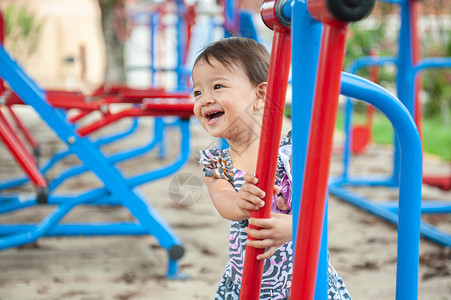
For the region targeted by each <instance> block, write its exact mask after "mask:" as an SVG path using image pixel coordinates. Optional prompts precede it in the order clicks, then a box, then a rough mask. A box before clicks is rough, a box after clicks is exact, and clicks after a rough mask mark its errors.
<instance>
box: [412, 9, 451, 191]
mask: <svg viewBox="0 0 451 300" xmlns="http://www.w3.org/2000/svg"><path fill="white" fill-rule="evenodd" d="M409 9H410V11H411V15H412V17H411V19H410V22H411V23H410V28H412V30H411V33H412V56H413V57H412V62H413V64H416V63H418V62H419V61H420V59H421V41H420V37H419V36H420V35H419V29H418V19H419V15H420V11H419V10H420V1H418V0H409ZM421 77H422V75H421V74H418V75H417V78H416V79H415V91H414V93H415V110H414V120H415V123H416V124H417V127H418V131H419V132H420V137H421V139H422V140H423V106H422V104H421V101H420V93H421V90H422V87H421ZM450 151H451V149H450ZM423 182H424V183H425V184H427V185H430V186H435V187H438V188H440V189H442V190H444V191H450V190H451V174H450V175H448V176H433V175H423Z"/></svg>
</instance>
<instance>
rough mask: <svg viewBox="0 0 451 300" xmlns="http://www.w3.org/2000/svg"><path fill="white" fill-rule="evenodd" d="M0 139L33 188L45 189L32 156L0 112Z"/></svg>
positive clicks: (44, 181) (44, 182) (42, 178)
mask: <svg viewBox="0 0 451 300" xmlns="http://www.w3.org/2000/svg"><path fill="white" fill-rule="evenodd" d="M0 138H1V139H2V140H3V142H4V143H5V145H6V146H7V147H8V149H9V150H10V152H11V153H12V155H13V156H14V158H15V159H16V161H17V162H18V163H19V165H20V166H21V167H22V169H23V170H24V171H25V173H26V174H27V176H28V178H30V180H31V181H32V182H33V184H34V186H35V187H38V188H39V187H46V186H47V181H46V180H45V179H44V176H42V174H41V172H40V171H39V169H38V168H37V167H36V163H35V161H34V158H33V156H32V155H31V154H30V153H29V152H28V151H27V150H26V148H25V146H24V145H23V144H22V143H21V142H20V140H19V139H18V138H17V136H16V135H15V133H14V131H12V130H11V127H10V126H9V124H8V121H7V120H6V118H5V116H4V115H3V113H2V112H1V111H0Z"/></svg>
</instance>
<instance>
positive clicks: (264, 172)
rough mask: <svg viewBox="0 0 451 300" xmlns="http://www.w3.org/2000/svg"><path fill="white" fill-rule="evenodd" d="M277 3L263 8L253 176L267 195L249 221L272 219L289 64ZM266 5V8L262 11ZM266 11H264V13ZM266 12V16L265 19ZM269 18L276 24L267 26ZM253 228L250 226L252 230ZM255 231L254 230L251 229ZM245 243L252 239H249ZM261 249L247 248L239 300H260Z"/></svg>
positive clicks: (288, 43)
mask: <svg viewBox="0 0 451 300" xmlns="http://www.w3.org/2000/svg"><path fill="white" fill-rule="evenodd" d="M275 2H276V1H267V2H265V3H263V6H262V17H263V19H264V21H265V23H266V24H267V25H268V26H269V27H270V28H271V27H273V29H274V38H273V44H272V51H271V60H270V64H269V74H268V89H267V94H266V100H265V108H264V115H263V122H262V130H261V136H260V145H259V152H258V164H257V170H256V176H257V178H258V179H259V182H258V185H257V186H258V187H259V188H261V189H262V190H263V191H265V193H266V197H265V198H264V199H263V200H264V201H265V206H264V207H262V208H261V209H259V210H258V211H255V212H251V214H250V217H251V218H260V219H261V218H269V217H270V215H271V201H272V194H273V187H274V180H275V176H276V167H277V157H278V148H279V142H280V135H281V130H282V121H283V112H284V109H285V97H286V90H287V84H288V76H289V71H290V63H291V34H290V30H289V29H287V28H286V27H284V26H282V25H281V24H279V23H278V22H277V20H275V15H274V14H273V12H274V10H273V9H272V7H271V8H269V6H272V5H274V3H275ZM265 5H267V6H266V7H265ZM265 8H266V9H267V10H265ZM265 12H267V13H268V14H270V15H269V16H268V15H265ZM269 18H271V19H272V20H271V21H275V22H276V24H272V25H269V24H268V23H269V20H268V19H269ZM251 227H252V226H251ZM254 228H255V227H254ZM248 239H251V237H250V236H248ZM263 252H264V249H257V248H253V247H250V246H246V256H245V259H244V269H243V280H242V284H241V292H240V299H241V300H258V299H260V289H261V283H262V274H263V264H264V261H261V260H257V255H259V254H262V253H263Z"/></svg>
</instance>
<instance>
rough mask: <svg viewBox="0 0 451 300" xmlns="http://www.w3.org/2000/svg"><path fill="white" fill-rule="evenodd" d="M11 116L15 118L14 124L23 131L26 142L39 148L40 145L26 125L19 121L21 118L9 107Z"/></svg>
mask: <svg viewBox="0 0 451 300" xmlns="http://www.w3.org/2000/svg"><path fill="white" fill-rule="evenodd" d="M7 108H8V111H9V114H10V115H11V117H12V118H13V120H14V122H15V123H16V125H17V127H18V128H19V129H20V131H22V133H23V135H24V137H25V140H26V141H27V142H28V144H29V145H30V146H31V147H32V148H33V149H37V148H38V147H39V145H38V143H37V142H36V140H35V139H34V137H33V135H32V134H31V132H30V130H28V128H27V127H26V126H25V124H24V123H23V122H22V121H21V120H20V119H19V117H18V116H17V115H16V113H15V112H14V110H13V108H12V107H11V106H7Z"/></svg>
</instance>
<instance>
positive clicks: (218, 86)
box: [214, 84, 224, 90]
mask: <svg viewBox="0 0 451 300" xmlns="http://www.w3.org/2000/svg"><path fill="white" fill-rule="evenodd" d="M223 87H224V86H223V85H222V84H215V86H214V89H215V90H218V89H220V88H223Z"/></svg>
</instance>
